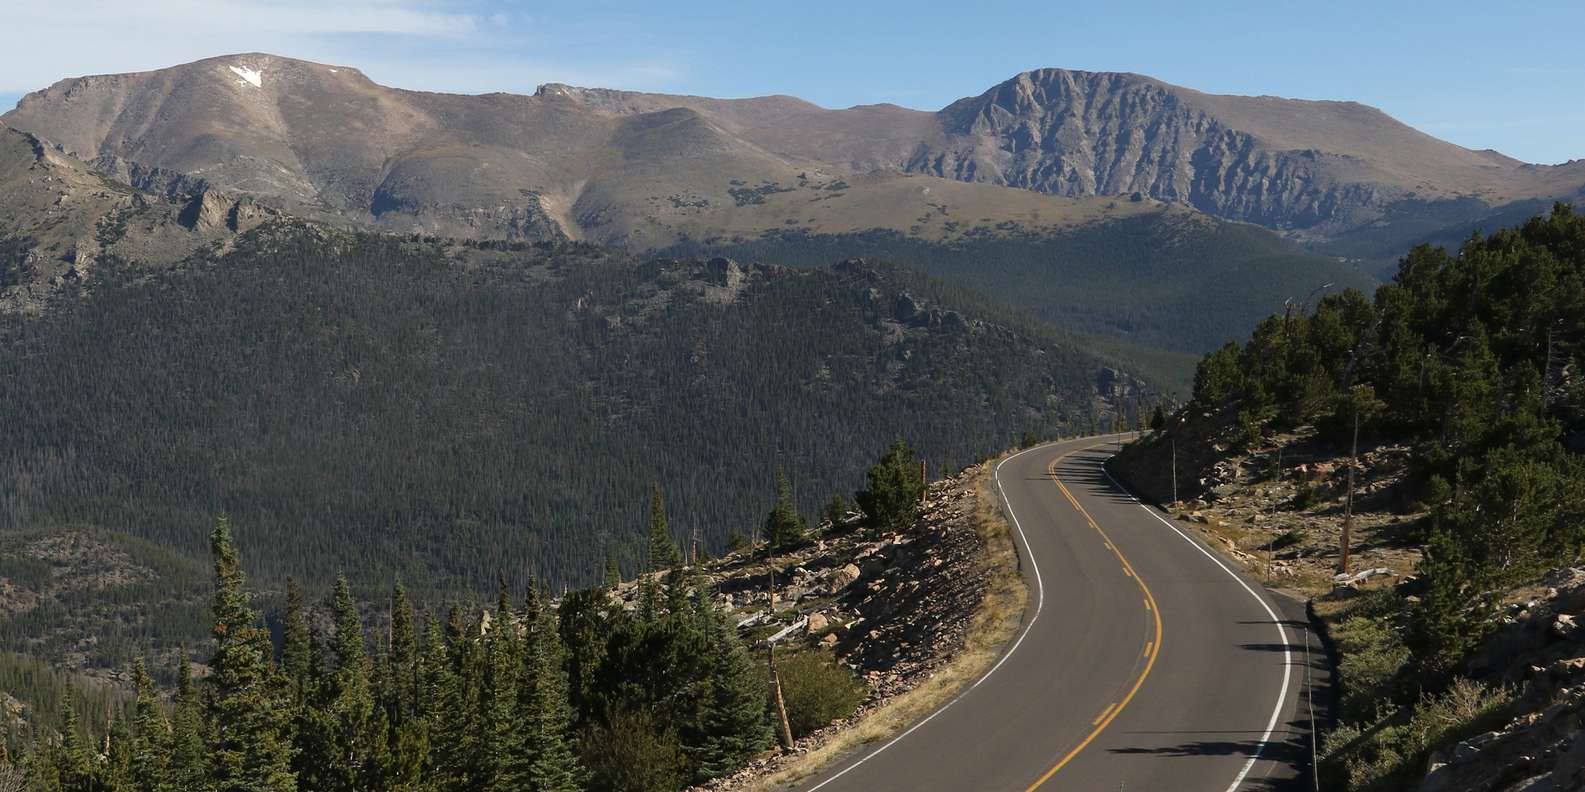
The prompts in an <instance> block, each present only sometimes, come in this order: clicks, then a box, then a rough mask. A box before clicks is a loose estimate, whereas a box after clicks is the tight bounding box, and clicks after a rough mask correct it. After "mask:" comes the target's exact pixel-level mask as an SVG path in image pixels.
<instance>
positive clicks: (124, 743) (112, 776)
mask: <svg viewBox="0 0 1585 792" xmlns="http://www.w3.org/2000/svg"><path fill="white" fill-rule="evenodd" d="M132 749H133V745H132V724H130V723H128V722H127V718H126V714H125V713H120V714H118V715H116V716H115V718H114V719H112V720H111V721H110V729H109V731H107V732H106V733H105V741H104V755H103V757H102V758H101V759H100V760H99V761H98V763H97V764H98V766H97V767H96V768H95V773H94V775H95V776H97V778H96V779H95V782H94V788H95V789H104V790H120V789H128V788H130V787H131V785H132Z"/></svg>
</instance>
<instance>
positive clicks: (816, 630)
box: [808, 613, 831, 635]
mask: <svg viewBox="0 0 1585 792" xmlns="http://www.w3.org/2000/svg"><path fill="white" fill-rule="evenodd" d="M830 627H831V620H830V619H829V618H827V617H826V615H825V614H823V613H811V614H809V625H808V628H809V634H810V635H819V634H820V633H823V632H825V631H826V630H827V629H829V628H830Z"/></svg>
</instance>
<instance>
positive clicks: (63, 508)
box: [0, 225, 1153, 665]
mask: <svg viewBox="0 0 1585 792" xmlns="http://www.w3.org/2000/svg"><path fill="white" fill-rule="evenodd" d="M3 321H4V322H5V324H4V330H3V334H4V343H3V345H0V348H3V351H0V402H4V403H5V404H6V405H7V410H8V420H6V421H4V422H0V481H3V482H5V486H3V487H0V531H3V532H4V534H5V535H7V536H10V537H16V538H18V539H19V540H20V539H24V538H26V537H35V536H41V535H43V536H48V535H51V534H53V533H58V532H61V531H72V532H86V533H85V534H84V535H85V536H88V537H90V538H91V537H93V536H99V537H106V536H108V537H110V538H109V539H103V538H102V539H98V540H92V541H103V542H105V543H106V544H105V546H106V547H109V548H114V547H117V546H119V545H118V541H119V540H118V537H133V538H136V539H141V540H147V541H148V542H150V543H152V547H161V548H168V549H171V550H174V551H176V553H177V554H178V555H186V556H187V557H189V558H190V557H193V556H194V555H196V554H198V553H201V552H202V550H203V546H204V537H205V535H206V533H207V526H208V525H210V524H211V522H212V521H213V519H214V518H215V517H216V516H218V515H229V517H230V518H231V520H232V524H233V525H234V526H235V531H236V536H237V543H238V545H239V546H240V547H241V548H243V549H245V550H247V551H248V552H249V554H250V555H249V556H248V557H249V558H250V559H251V560H250V566H252V568H253V571H254V572H255V573H256V574H257V575H258V579H259V580H260V582H261V584H262V585H264V586H266V587H270V588H274V589H275V590H279V589H278V587H279V586H280V584H281V581H282V580H284V578H285V576H287V575H296V576H298V577H299V578H300V579H303V580H308V581H321V582H322V581H325V580H329V579H330V578H331V577H333V576H334V575H336V574H337V573H338V572H341V571H344V572H345V573H346V574H347V576H348V578H349V580H350V581H351V583H352V585H353V587H354V589H355V590H358V591H361V592H367V591H368V589H367V588H365V587H368V586H376V587H384V586H388V585H389V583H390V582H391V581H393V580H398V579H399V580H402V581H403V582H405V583H406V584H407V585H408V586H409V589H410V590H411V591H413V592H414V593H415V595H416V596H421V597H429V596H430V595H432V594H437V593H452V592H458V591H475V592H476V591H479V590H481V589H483V588H488V587H489V586H491V585H493V584H492V583H491V581H493V580H494V579H495V576H496V575H497V573H498V572H499V571H504V573H505V574H506V575H507V577H508V580H509V581H510V582H511V583H512V585H514V586H516V587H520V586H521V585H522V583H523V581H525V580H526V579H527V578H528V577H529V576H530V575H536V576H537V578H538V579H539V580H541V581H543V582H545V583H546V584H548V585H552V586H556V587H559V586H561V585H563V584H573V585H578V584H582V583H586V582H588V581H591V580H594V579H596V578H597V577H598V575H599V570H600V569H601V565H602V563H603V561H604V559H606V558H611V559H613V560H615V562H616V563H618V564H619V566H620V567H621V568H622V569H623V570H624V571H627V572H632V571H633V570H635V569H636V567H637V562H638V553H637V551H636V548H637V547H638V544H637V543H638V541H639V539H640V537H641V536H642V530H641V528H642V525H643V515H644V508H645V507H644V504H645V498H646V496H647V492H648V489H649V486H650V484H651V483H656V484H658V485H659V487H660V490H661V492H662V493H664V495H665V497H666V499H667V500H668V502H669V504H670V505H671V508H672V513H673V514H674V519H673V526H674V529H675V530H676V531H677V534H678V537H679V539H685V538H687V537H689V536H690V535H691V534H692V532H693V531H695V530H697V531H699V533H700V536H701V539H702V540H703V542H704V543H705V546H706V547H707V548H713V549H716V550H719V548H720V547H722V546H723V544H724V542H725V540H726V537H727V535H728V534H730V533H738V534H747V533H748V532H749V531H750V530H751V529H752V528H753V527H754V526H755V525H756V524H757V523H758V521H759V519H760V518H761V517H762V516H763V514H764V511H765V509H766V508H767V507H768V505H769V504H770V503H771V501H772V499H773V498H774V496H775V488H774V481H775V478H774V474H775V471H776V470H777V469H778V468H781V469H784V470H785V471H786V473H787V475H788V477H789V479H790V482H791V487H792V490H793V492H794V493H795V495H796V498H797V500H798V502H799V503H800V504H801V505H802V506H803V508H804V509H805V510H806V511H807V512H813V511H814V510H815V509H816V508H817V507H818V505H819V504H823V503H824V502H825V500H826V499H827V498H829V497H830V496H831V495H833V494H842V495H844V496H846V495H848V494H850V493H851V492H852V491H853V490H855V489H857V487H858V485H859V484H860V483H861V476H860V474H861V473H862V470H863V467H864V465H865V463H866V462H868V461H869V460H871V459H873V458H874V457H875V456H876V455H877V453H878V452H879V450H880V449H882V448H883V447H885V446H886V444H888V443H889V442H891V441H892V440H893V439H896V438H907V439H909V440H910V441H911V442H913V443H915V444H916V447H917V448H919V449H920V451H921V454H922V456H923V457H924V458H925V459H926V460H928V462H929V464H930V466H931V468H932V469H933V470H942V469H956V468H957V467H958V466H961V465H964V464H967V463H969V462H972V461H975V460H976V459H977V458H979V456H980V455H982V454H985V453H988V452H991V451H994V450H997V449H1001V448H1005V447H1008V446H1010V445H1013V444H1015V443H1016V442H1017V441H1018V440H1019V439H1020V438H1021V437H1023V436H1024V435H1025V433H1032V434H1036V435H1041V434H1050V433H1053V432H1056V431H1058V430H1059V429H1061V428H1064V427H1080V426H1086V427H1087V426H1089V425H1090V423H1091V422H1092V421H1095V420H1099V421H1102V422H1107V421H1110V416H1111V415H1112V412H1111V411H1112V410H1114V409H1115V408H1116V407H1117V406H1122V407H1123V408H1124V409H1126V410H1129V411H1132V412H1137V411H1138V410H1139V409H1140V405H1141V404H1142V403H1143V402H1144V401H1146V400H1148V399H1150V398H1153V397H1152V396H1151V394H1150V393H1149V392H1148V391H1147V390H1144V389H1143V386H1142V385H1141V384H1140V383H1138V382H1137V381H1136V380H1133V379H1131V378H1129V377H1128V376H1127V375H1120V374H1118V373H1117V372H1116V371H1111V370H1109V369H1105V368H1104V367H1103V366H1102V365H1101V364H1100V363H1099V362H1098V361H1097V359H1096V358H1094V357H1092V356H1090V355H1088V354H1086V353H1085V352H1083V351H1081V350H1080V349H1078V348H1077V347H1076V346H1074V344H1073V342H1072V340H1071V339H1069V338H1067V337H1065V336H1062V335H1060V334H1058V333H1056V332H1055V331H1052V330H1049V329H1046V328H1045V326H1043V325H1042V324H1040V323H1038V322H1036V321H1033V320H1029V319H1026V318H1022V317H1020V316H1018V315H1017V314H1014V313H1012V312H1010V311H1008V310H1007V309H1005V308H1000V307H998V306H997V305H996V304H995V303H993V302H991V301H988V300H985V299H984V298H980V297H977V296H975V295H972V294H970V293H967V292H965V291H964V290H962V289H960V288H958V287H955V286H951V285H947V284H943V283H940V282H936V281H932V280H929V279H926V278H922V277H919V276H917V275H914V274H911V273H909V272H907V271H905V270H901V269H897V268H894V267H890V266H880V265H870V264H865V263H847V264H843V265H841V266H836V267H824V268H819V269H814V270H807V271H803V270H788V269H782V268H777V267H764V266H751V267H743V266H739V265H736V264H734V263H732V262H728V261H724V260H721V261H715V262H710V263H704V262H679V261H652V262H647V263H642V262H639V261H637V260H634V259H632V258H629V257H626V256H623V255H619V254H614V253H610V252H607V251H604V250H601V249H597V248H593V247H588V246H581V245H576V244H573V245H562V246H542V247H522V246H518V247H517V248H512V249H508V248H505V247H504V246H497V247H492V246H491V245H488V244H486V245H483V246H458V245H453V244H450V243H444V242H439V241H434V240H429V241H424V240H400V239H396V238H391V237H380V236H373V235H368V236H360V235H341V234H333V233H329V232H323V231H320V230H317V229H314V228H312V227H300V226H294V225H272V226H268V227H266V228H265V229H263V230H261V231H259V232H255V233H253V234H251V235H249V236H247V237H245V238H244V240H243V242H242V243H241V244H240V245H239V248H238V250H237V251H236V252H235V253H232V254H228V255H226V256H225V257H223V258H218V259H213V260H210V259H199V260H195V261H192V262H189V263H187V264H184V265H182V266H180V267H178V268H176V269H173V270H170V271H161V272H157V273H151V272H150V271H149V270H147V269H146V268H141V267H136V266H132V265H127V264H119V263H117V262H115V261H114V260H105V261H101V262H100V264H99V265H98V269H97V270H96V276H95V278H94V279H93V280H92V281H91V286H90V287H88V288H87V289H86V290H85V291H83V292H82V293H81V294H72V293H65V294H63V295H62V296H61V298H60V299H59V300H58V302H57V304H56V305H55V306H54V307H53V308H52V309H51V310H50V311H48V312H46V313H45V314H44V315H43V316H42V317H39V318H37V319H24V318H20V317H10V318H7V319H4V320H3ZM85 541H89V540H86V539H85ZM28 547H31V545H27V544H25V543H24V542H22V541H19V542H18V543H17V544H16V549H15V550H13V551H11V552H9V553H6V554H4V555H3V556H0V561H4V560H5V558H7V557H11V556H15V555H18V554H19V553H22V552H24V551H26V550H27V548H28ZM28 552H31V551H28ZM139 552H141V551H139ZM105 554H106V555H107V556H108V555H110V554H111V553H110V551H108V550H107V551H105ZM134 555H137V553H134ZM145 555H146V554H145ZM140 557H141V556H140ZM9 563H14V564H17V565H22V566H25V565H26V564H28V563H34V564H36V563H38V561H37V559H36V558H35V560H33V561H28V560H27V559H21V558H18V559H16V560H14V561H12V562H9ZM156 567H157V568H158V569H163V570H166V571H164V572H158V573H156V572H154V571H146V570H153V569H155V568H156ZM193 568H194V567H193V566H189V565H181V564H176V563H174V562H169V563H168V562H166V561H163V560H162V561H159V562H158V564H154V563H153V562H150V563H138V564H130V565H129V566H128V569H130V570H132V571H131V572H129V573H128V574H127V575H124V576H121V577H117V578H114V579H110V580H107V581H97V582H95V583H94V584H93V586H92V588H93V589H94V590H103V591H123V590H125V591H128V592H131V593H129V594H128V595H127V596H128V597H129V598H130V599H131V600H133V601H141V602H151V601H160V600H159V599H158V598H152V599H151V597H153V594H151V592H150V591H148V589H149V588H150V587H151V586H154V587H158V586H157V585H156V583H157V584H158V585H163V586H168V587H170V588H171V589H172V590H173V591H174V590H182V591H190V590H191V589H192V588H193V585H194V583H195V582H201V581H194V580H193V579H192V578H193V577H194V576H193V575H192V574H191V572H190V571H184V570H191V569H193ZM139 569H142V570H145V571H138V570H139ZM128 586H132V588H127V587H128ZM62 597H67V598H69V599H64V600H63V599H61V598H62ZM89 599H93V594H92V592H91V591H86V590H85V591H83V592H79V593H76V594H71V593H69V592H66V591H65V590H62V591H60V592H55V591H53V590H52V592H51V593H49V594H48V595H47V596H42V598H41V599H40V601H39V602H38V607H24V608H20V609H14V610H8V611H5V612H4V613H0V635H5V636H7V637H8V639H9V640H10V641H11V642H12V643H13V645H20V646H22V647H23V648H32V649H44V648H47V647H46V646H43V645H41V644H40V642H41V641H44V640H45V636H46V635H47V632H46V630H45V629H43V628H44V626H45V625H55V624H59V623H61V622H62V621H63V620H70V619H74V618H78V617H83V618H86V617H87V615H88V614H92V613H99V612H101V610H102V608H101V606H104V605H106V602H105V601H104V598H103V597H100V598H99V599H96V600H94V602H93V604H94V606H95V607H94V608H92V609H87V608H82V609H74V608H71V607H68V606H67V604H68V602H72V601H81V602H84V603H86V602H87V601H88V600H89ZM118 601H119V600H118ZM157 610H158V613H155V614H152V615H153V616H155V619H153V620H152V621H154V622H158V621H159V619H160V618H164V617H170V618H180V619H181V621H182V624H187V625H190V624H191V623H192V622H193V621H194V620H193V618H192V613H191V610H190V609H183V608H177V607H162V608H159V609H157ZM115 621H116V620H114V619H109V620H108V623H114V622H115ZM133 623H135V624H138V625H140V626H139V627H138V629H140V630H144V631H146V632H147V633H149V634H145V635H144V636H143V638H142V639H140V640H142V641H144V642H147V641H148V640H154V641H155V642H156V643H160V642H163V641H167V640H168V639H169V638H170V637H171V636H170V635H169V633H170V632H171V630H169V629H159V628H156V627H151V626H150V625H149V622H144V621H141V620H134V622H133ZM101 626H103V625H101ZM94 632H96V633H99V628H95V630H94ZM151 636H152V637H151ZM107 637H108V636H107ZM74 640H75V639H74V638H71V637H70V636H68V637H67V639H66V640H63V641H57V642H56V643H58V644H60V645H61V646H62V647H63V648H64V647H67V646H70V645H72V643H73V641H74ZM116 643H118V642H113V641H106V642H105V643H102V644H98V645H95V646H93V647H92V648H91V649H90V651H89V655H90V663H91V664H106V665H118V664H120V661H123V660H124V659H125V655H124V654H123V649H120V648H117V647H116V646H115V644H116Z"/></svg>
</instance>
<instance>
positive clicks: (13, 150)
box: [0, 126, 275, 312]
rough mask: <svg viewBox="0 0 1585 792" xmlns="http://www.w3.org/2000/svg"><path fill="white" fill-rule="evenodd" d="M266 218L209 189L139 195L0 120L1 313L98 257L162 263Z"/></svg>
mask: <svg viewBox="0 0 1585 792" xmlns="http://www.w3.org/2000/svg"><path fill="white" fill-rule="evenodd" d="M272 216H275V212H273V211H272V210H270V209H268V208H266V207H262V206H259V205H257V204H256V203H254V202H253V201H252V200H251V199H249V198H246V197H241V198H239V197H235V196H227V195H224V194H221V193H220V192H218V191H200V192H197V193H194V194H192V195H189V196H186V197H184V198H183V199H182V200H173V199H169V198H166V197H165V196H161V195H155V194H152V193H147V192H143V191H140V190H137V189H134V188H131V187H129V186H127V185H125V184H121V183H118V182H116V181H114V180H111V179H108V178H105V177H104V176H102V175H101V174H99V173H98V172H96V171H94V170H93V169H91V168H89V167H88V166H86V165H84V164H83V163H81V162H79V161H77V160H75V159H73V158H72V157H69V156H67V155H65V154H62V153H60V152H58V151H55V150H54V149H52V148H50V147H48V146H46V145H44V143H43V142H42V141H40V140H39V139H38V138H36V137H34V136H32V135H29V134H27V133H25V132H19V131H17V130H15V129H10V128H7V127H4V126H0V312H10V311H28V312H32V311H37V310H39V309H40V308H41V307H42V306H43V303H44V301H45V300H46V298H47V297H48V295H49V294H50V293H52V292H53V291H55V290H56V289H58V288H59V287H61V286H63V285H66V284H69V283H78V282H81V281H82V280H83V279H85V278H87V277H88V276H89V274H90V273H91V272H92V270H93V267H94V262H95V261H96V260H98V259H99V258H100V257H102V256H106V255H119V256H128V257H136V258H137V259H139V260H141V261H144V262H147V263H149V264H160V263H170V262H172V261H175V260H177V259H180V258H184V257H185V256H187V255H188V254H189V253H190V252H192V250H193V249H194V248H196V247H199V246H201V245H218V246H222V247H223V246H224V245H226V244H228V243H229V242H230V241H231V239H232V238H234V236H235V233H236V232H237V231H239V230H244V231H245V230H247V229H249V228H252V227H253V226H255V225H257V224H258V223H260V222H263V221H264V220H266V219H269V218H270V217H272Z"/></svg>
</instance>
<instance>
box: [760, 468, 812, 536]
mask: <svg viewBox="0 0 1585 792" xmlns="http://www.w3.org/2000/svg"><path fill="white" fill-rule="evenodd" d="M808 537H809V528H808V526H807V525H805V524H804V519H803V517H801V516H799V514H798V504H796V503H793V497H792V487H791V486H790V485H789V484H788V483H787V474H786V473H783V472H782V471H781V470H777V471H776V505H775V506H772V507H771V510H770V514H769V515H767V516H766V517H765V538H766V539H767V540H768V541H769V542H770V548H771V550H774V551H782V550H787V549H789V548H793V547H797V546H798V545H800V544H803V542H804V541H805V540H807V539H808Z"/></svg>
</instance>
